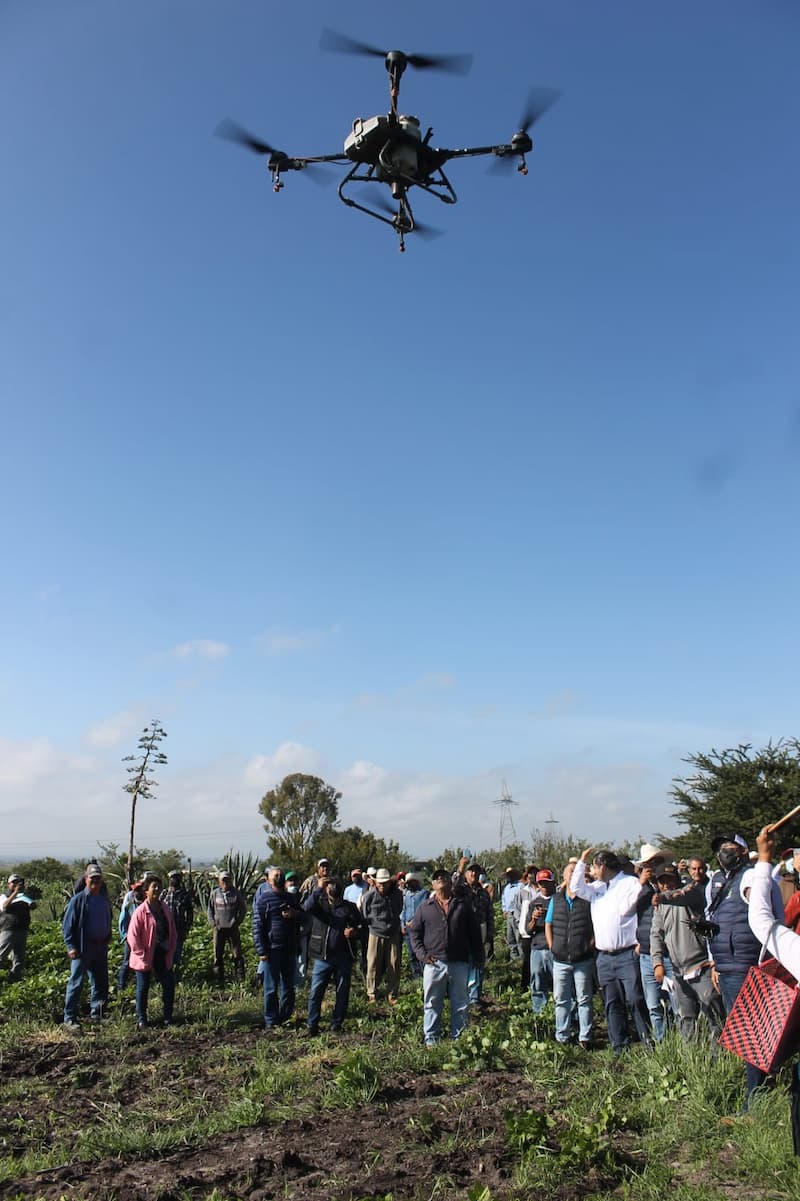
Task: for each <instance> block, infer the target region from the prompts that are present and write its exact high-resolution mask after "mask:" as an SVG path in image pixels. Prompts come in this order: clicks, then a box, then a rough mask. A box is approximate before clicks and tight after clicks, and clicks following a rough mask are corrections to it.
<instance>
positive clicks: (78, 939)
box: [62, 863, 111, 1030]
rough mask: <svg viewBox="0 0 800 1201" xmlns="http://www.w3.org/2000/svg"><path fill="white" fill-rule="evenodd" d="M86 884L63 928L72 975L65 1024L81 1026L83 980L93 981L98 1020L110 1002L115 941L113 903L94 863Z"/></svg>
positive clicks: (94, 1015) (92, 1002) (94, 1013)
mask: <svg viewBox="0 0 800 1201" xmlns="http://www.w3.org/2000/svg"><path fill="white" fill-rule="evenodd" d="M84 881H85V887H84V888H83V889H82V890H81V891H80V892H78V893H76V894H75V896H74V897H73V898H72V900H71V901H70V903H69V905H68V906H67V911H66V913H65V914H64V921H63V923H62V931H63V935H64V943H65V945H66V948H67V955H68V956H69V959H70V975H69V983H68V984H67V995H66V998H65V1001H64V1025H65V1026H66V1027H68V1028H69V1029H72V1030H76V1029H78V1006H79V1005H80V1000H81V991H82V989H83V982H84V980H85V978H86V976H87V975H88V977H89V981H90V984H91V988H92V991H91V1000H90V1005H91V1009H90V1016H91V1019H92V1021H93V1022H98V1021H99V1020H100V1018H101V1017H102V1016H103V1006H104V1005H105V1004H106V1002H107V1001H108V944H109V942H110V940H111V902H110V901H109V899H108V895H107V893H106V892H104V891H103V887H104V886H103V873H102V871H101V870H100V868H99V866H98V865H97V864H96V863H90V864H89V865H88V866H87V868H86V873H85V876H84Z"/></svg>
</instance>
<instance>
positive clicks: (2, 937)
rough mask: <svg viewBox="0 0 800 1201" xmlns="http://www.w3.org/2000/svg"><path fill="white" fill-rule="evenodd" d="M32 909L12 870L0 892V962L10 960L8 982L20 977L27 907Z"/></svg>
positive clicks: (20, 880) (27, 926)
mask: <svg viewBox="0 0 800 1201" xmlns="http://www.w3.org/2000/svg"><path fill="white" fill-rule="evenodd" d="M35 908H36V902H35V901H34V900H33V898H32V897H29V896H27V895H26V893H25V881H24V880H23V878H22V876H18V875H16V873H12V875H10V876H9V877H8V884H7V886H6V890H5V892H3V893H0V964H2V963H4V962H5V961H6V960H7V959H9V958H10V959H11V972H10V976H11V980H12V981H16V980H21V979H22V971H23V968H24V967H25V948H26V946H27V942H28V931H29V930H30V926H31V909H35Z"/></svg>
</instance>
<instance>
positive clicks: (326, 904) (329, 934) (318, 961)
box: [303, 876, 365, 1034]
mask: <svg viewBox="0 0 800 1201" xmlns="http://www.w3.org/2000/svg"><path fill="white" fill-rule="evenodd" d="M342 891H343V890H342V882H341V880H340V879H338V877H336V876H332V877H330V878H329V879H328V880H324V881H322V882H321V884H320V885H318V886H317V887H316V888H315V889H314V891H313V892H312V893H311V896H310V897H308V899H307V900H306V901H304V902H303V909H304V910H305V911H306V913H309V914H310V915H311V932H310V935H309V940H308V951H309V955H310V956H311V959H312V961H313V964H314V967H313V971H312V974H311V987H310V989H309V993H308V1023H307V1029H308V1033H309V1034H317V1033H318V1032H319V1019H320V1014H321V1012H322V999H323V997H324V996H325V989H326V988H327V987H328V982H329V981H330V980H331V978H333V982H334V985H335V988H336V1004H335V1005H334V1007H333V1017H332V1018H331V1033H335V1032H336V1031H337V1030H341V1028H342V1024H343V1022H344V1019H345V1017H346V1016H347V1006H348V1004H349V1002H350V977H351V975H352V971H353V964H354V962H355V960H356V957H358V956H360V954H361V938H360V934H361V929H362V927H363V926H364V925H365V922H364V918H363V917H362V915H361V913H360V912H359V910H358V907H357V906H356V905H354V904H353V903H352V902H351V901H345V900H344V898H343V895H342Z"/></svg>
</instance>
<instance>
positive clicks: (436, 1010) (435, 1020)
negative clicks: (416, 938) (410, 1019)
mask: <svg viewBox="0 0 800 1201" xmlns="http://www.w3.org/2000/svg"><path fill="white" fill-rule="evenodd" d="M468 978H469V964H468V963H444V962H443V960H441V959H437V961H436V962H435V963H426V964H425V966H424V968H423V971H422V998H423V1005H424V1010H423V1016H422V1024H423V1029H424V1031H425V1045H426V1046H427V1047H433V1046H435V1044H436V1043H438V1041H439V1037H440V1035H441V1031H442V1010H443V1009H444V1000H445V997H449V998H450V1037H451V1038H453V1039H456V1038H458V1036H459V1034H461V1032H462V1030H463V1029H464V1027H465V1026H466V1024H467V1012H468V1007H469V989H468V987H467V980H468Z"/></svg>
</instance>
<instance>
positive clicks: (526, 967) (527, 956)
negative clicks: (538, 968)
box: [519, 936, 533, 992]
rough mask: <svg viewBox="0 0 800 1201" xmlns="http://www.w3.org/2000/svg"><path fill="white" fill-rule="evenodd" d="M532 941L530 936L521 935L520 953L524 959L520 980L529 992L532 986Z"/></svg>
mask: <svg viewBox="0 0 800 1201" xmlns="http://www.w3.org/2000/svg"><path fill="white" fill-rule="evenodd" d="M532 941H533V940H532V939H530V938H522V937H521V936H520V940H519V952H520V955H521V956H522V959H521V961H520V965H519V969H520V977H521V980H520V982H521V984H522V991H523V992H527V991H528V989H529V988H530V986H531V942H532Z"/></svg>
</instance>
